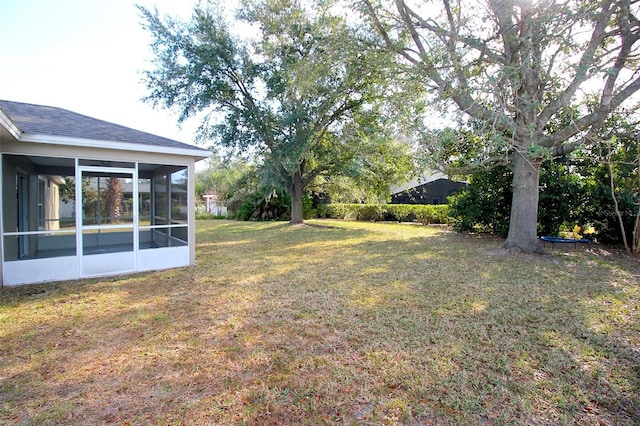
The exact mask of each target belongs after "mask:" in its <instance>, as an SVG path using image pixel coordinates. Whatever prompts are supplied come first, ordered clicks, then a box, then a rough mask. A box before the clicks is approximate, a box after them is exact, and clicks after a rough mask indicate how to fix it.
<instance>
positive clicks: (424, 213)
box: [324, 204, 449, 224]
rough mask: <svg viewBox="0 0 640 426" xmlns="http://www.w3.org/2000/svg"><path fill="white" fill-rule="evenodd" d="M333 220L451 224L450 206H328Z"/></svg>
mask: <svg viewBox="0 0 640 426" xmlns="http://www.w3.org/2000/svg"><path fill="white" fill-rule="evenodd" d="M324 212H325V213H326V216H324V217H328V218H332V219H351V220H361V221H380V220H394V221H397V222H403V221H414V220H417V221H418V222H420V223H423V224H429V223H432V224H445V223H449V206H448V205H446V204H437V205H432V204H328V205H327V206H326V208H325V209H324Z"/></svg>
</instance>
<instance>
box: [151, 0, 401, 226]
mask: <svg viewBox="0 0 640 426" xmlns="http://www.w3.org/2000/svg"><path fill="white" fill-rule="evenodd" d="M333 6H334V5H333V2H330V1H318V2H299V1H296V0H246V1H244V2H242V5H241V8H240V9H239V12H238V15H237V18H236V20H235V21H229V19H227V18H225V16H227V15H226V14H225V12H224V10H223V9H222V8H221V3H220V4H218V3H217V2H215V1H211V2H209V3H207V4H205V5H204V6H201V7H197V8H195V10H194V13H193V16H192V17H191V20H190V21H189V22H179V21H176V20H174V19H171V18H163V17H161V16H160V15H159V13H158V12H157V11H154V12H151V11H149V10H147V9H144V8H141V9H140V10H141V12H142V15H143V17H144V19H145V28H146V29H147V30H148V31H149V32H150V33H151V34H152V36H153V44H152V49H153V52H154V56H155V61H154V68H153V69H151V70H149V71H147V72H146V83H147V86H148V88H149V89H150V94H149V96H148V100H149V101H151V102H153V103H154V104H155V105H160V106H163V107H167V108H178V109H179V110H180V113H181V114H180V119H181V120H184V119H186V118H187V117H191V116H193V115H195V114H198V113H204V114H205V119H204V121H203V125H202V126H201V128H200V133H199V134H200V138H201V139H212V140H214V141H216V143H218V144H220V145H222V146H225V147H227V148H231V149H234V150H236V151H247V150H251V151H252V152H254V153H256V154H257V155H258V157H259V158H260V168H261V170H262V171H263V175H264V176H266V177H267V178H268V179H269V180H270V181H271V182H272V183H273V184H274V185H276V186H280V187H282V188H284V189H286V190H287V191H288V192H289V194H290V196H291V222H292V223H297V222H301V221H302V194H303V191H304V190H305V188H307V187H308V186H309V185H310V184H312V183H314V182H316V181H317V179H318V178H320V177H327V176H329V177H335V176H338V175H351V176H356V175H361V174H362V173H363V172H364V171H372V170H374V169H375V168H376V166H379V165H380V164H381V163H383V164H385V163H386V164H394V165H396V167H394V168H389V167H386V168H385V167H383V169H384V171H385V172H386V176H385V178H388V179H391V182H393V181H394V180H397V178H398V177H399V176H401V175H402V174H403V173H407V172H408V171H409V166H410V161H408V160H407V158H408V153H407V150H406V149H402V147H401V146H399V145H395V146H394V149H389V146H390V145H389V143H390V141H391V140H392V138H393V136H394V135H393V129H394V126H393V125H392V123H393V120H392V117H391V114H390V112H391V111H392V110H393V109H391V108H388V106H387V105H385V101H386V100H388V99H389V98H386V97H385V96H383V95H386V94H388V93H390V92H393V87H394V86H398V84H397V81H398V80H399V76H398V75H397V74H396V73H395V70H393V69H392V67H391V66H390V65H391V64H392V58H393V56H391V55H389V54H388V52H385V51H383V50H380V49H366V48H364V46H363V45H362V43H361V42H360V40H359V39H358V38H357V37H356V36H355V33H354V30H353V29H352V28H351V27H350V26H349V25H348V24H347V22H346V21H345V19H344V17H342V16H341V15H340V14H339V13H336V12H335V11H334V8H333ZM238 20H241V21H243V22H244V23H245V24H247V25H249V26H250V28H251V29H252V30H254V31H255V37H244V38H241V37H239V36H238V35H234V34H233V33H232V31H231V28H232V26H233V25H234V24H237V23H238ZM370 166H372V167H370ZM377 176H379V175H377ZM388 185H389V184H387V186H388Z"/></svg>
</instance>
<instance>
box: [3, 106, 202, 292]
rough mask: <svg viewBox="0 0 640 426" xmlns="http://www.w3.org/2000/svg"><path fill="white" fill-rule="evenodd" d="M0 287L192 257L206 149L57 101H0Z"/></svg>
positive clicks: (180, 262) (153, 266) (188, 261)
mask: <svg viewBox="0 0 640 426" xmlns="http://www.w3.org/2000/svg"><path fill="white" fill-rule="evenodd" d="M0 156H1V161H0V167H1V170H2V172H1V174H0V176H1V179H2V184H1V190H2V191H1V193H2V194H1V197H0V199H1V200H2V208H1V209H0V225H1V232H2V240H1V242H0V256H1V258H2V262H1V263H0V265H1V268H2V269H1V274H0V279H1V284H2V285H16V284H28V283H36V282H45V281H56V280H69V279H77V278H84V277H95V276H105V275H115V274H122V273H130V272H139V271H149V270H157V269H166V268H172V267H179V266H187V265H193V264H194V263H195V215H194V206H195V199H194V182H195V171H194V164H195V162H196V161H198V160H201V159H204V158H207V157H208V156H209V152H208V151H206V150H204V149H200V148H197V147H194V146H191V145H188V144H184V143H181V142H177V141H174V140H171V139H167V138H163V137H160V136H156V135H152V134H149V133H145V132H141V131H138V130H134V129H130V128H128V127H124V126H119V125H117V124H113V123H109V122H106V121H102V120H97V119H95V118H91V117H87V116H85V115H81V114H77V113H75V112H71V111H68V110H64V109H61V108H55V107H49V106H42V105H33V104H25V103H19V102H10V101H2V100H0Z"/></svg>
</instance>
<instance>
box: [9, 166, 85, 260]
mask: <svg viewBox="0 0 640 426" xmlns="http://www.w3.org/2000/svg"><path fill="white" fill-rule="evenodd" d="M2 158H3V160H2V161H3V169H4V173H5V176H8V175H10V174H13V175H15V190H11V191H8V190H7V188H5V190H4V191H3V194H2V204H3V207H4V229H5V234H4V236H3V238H4V260H5V261H16V260H22V259H39V258H47V257H61V256H75V254H76V237H75V235H76V229H75V227H76V225H75V160H74V159H70V158H49V157H36V156H20V155H8V154H5V155H3V156H2Z"/></svg>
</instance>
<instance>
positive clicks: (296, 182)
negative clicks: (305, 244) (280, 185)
mask: <svg viewBox="0 0 640 426" xmlns="http://www.w3.org/2000/svg"><path fill="white" fill-rule="evenodd" d="M303 192H304V185H303V182H302V176H301V175H300V172H296V173H295V174H294V175H293V185H292V186H291V187H290V188H289V195H290V196H291V221H290V222H289V223H291V224H292V225H293V224H296V223H302V222H303V216H302V194H303Z"/></svg>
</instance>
